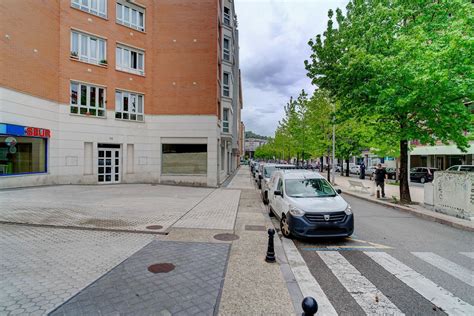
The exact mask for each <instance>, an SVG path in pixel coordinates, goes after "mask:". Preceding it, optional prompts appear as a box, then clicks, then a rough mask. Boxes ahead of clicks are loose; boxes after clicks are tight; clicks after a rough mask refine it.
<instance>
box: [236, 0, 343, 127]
mask: <svg viewBox="0 0 474 316" xmlns="http://www.w3.org/2000/svg"><path fill="white" fill-rule="evenodd" d="M347 3H348V0H235V6H236V11H237V12H236V13H237V18H238V21H239V34H240V68H241V70H242V81H243V87H242V88H243V98H244V109H243V121H244V124H245V128H246V130H247V131H253V132H254V133H257V134H260V135H267V136H273V134H274V132H275V129H276V127H277V125H278V121H279V120H280V119H281V118H282V117H283V114H284V110H283V107H284V105H285V104H286V103H287V102H288V100H289V99H290V96H294V97H296V96H297V95H298V94H299V92H300V91H301V89H305V91H307V92H309V93H312V92H313V91H314V87H313V86H311V82H310V79H309V78H308V77H307V76H306V70H305V69H304V64H303V62H304V60H305V59H309V56H310V54H311V51H310V48H309V46H308V44H307V43H308V40H309V39H310V38H314V37H315V36H316V35H317V34H321V33H323V32H324V30H325V29H326V25H327V12H328V10H329V9H336V8H337V7H340V8H344V7H345V6H346V4H347Z"/></svg>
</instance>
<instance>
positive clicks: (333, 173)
mask: <svg viewBox="0 0 474 316" xmlns="http://www.w3.org/2000/svg"><path fill="white" fill-rule="evenodd" d="M333 110H334V111H333V116H332V177H331V183H332V184H335V183H336V166H335V164H336V157H335V155H336V106H335V105H334V104H333Z"/></svg>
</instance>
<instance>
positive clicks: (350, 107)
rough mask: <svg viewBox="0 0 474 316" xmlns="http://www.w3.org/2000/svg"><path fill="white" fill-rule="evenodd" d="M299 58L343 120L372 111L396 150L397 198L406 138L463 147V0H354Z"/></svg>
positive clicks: (403, 182)
mask: <svg viewBox="0 0 474 316" xmlns="http://www.w3.org/2000/svg"><path fill="white" fill-rule="evenodd" d="M329 18H330V19H329V23H328V27H327V30H326V32H325V33H324V34H323V36H321V35H318V36H317V37H316V39H315V40H314V41H310V42H309V44H310V46H311V48H312V51H313V53H312V55H311V60H310V61H305V64H306V69H307V70H308V76H309V77H310V78H312V81H313V83H314V84H316V85H318V86H319V87H321V88H324V89H327V90H328V91H329V92H330V94H331V97H333V98H334V99H337V100H338V101H339V102H340V104H341V113H344V115H345V116H346V117H354V118H358V119H363V118H365V117H370V116H374V115H375V116H376V120H377V125H376V132H377V134H378V135H379V137H385V138H387V139H389V140H395V141H397V142H398V144H399V151H400V164H401V166H400V199H401V200H402V201H403V202H410V201H411V198H410V191H409V186H408V178H407V175H408V172H407V165H408V161H407V159H408V142H409V141H410V140H414V139H417V140H420V141H421V142H422V143H427V144H434V143H435V142H436V141H442V142H444V143H447V142H449V141H453V142H454V143H456V144H457V146H458V147H459V148H460V149H461V150H465V149H466V147H467V146H468V141H467V138H466V136H465V131H466V130H468V129H469V128H470V124H471V116H470V113H469V111H468V109H467V107H466V106H465V104H464V103H465V102H466V101H469V100H473V99H474V76H473V75H472V74H473V73H474V41H473V38H474V28H473V27H472V25H474V14H473V6H472V4H471V3H469V2H468V1H465V0H450V1H447V0H444V1H443V0H439V1H431V0H424V1H423V0H420V1H409V0H352V1H350V2H349V4H348V6H347V12H346V14H345V15H343V14H342V12H341V11H340V10H337V11H336V17H335V18H336V21H337V24H338V28H337V29H335V28H334V27H333V23H334V22H333V12H332V11H330V12H329Z"/></svg>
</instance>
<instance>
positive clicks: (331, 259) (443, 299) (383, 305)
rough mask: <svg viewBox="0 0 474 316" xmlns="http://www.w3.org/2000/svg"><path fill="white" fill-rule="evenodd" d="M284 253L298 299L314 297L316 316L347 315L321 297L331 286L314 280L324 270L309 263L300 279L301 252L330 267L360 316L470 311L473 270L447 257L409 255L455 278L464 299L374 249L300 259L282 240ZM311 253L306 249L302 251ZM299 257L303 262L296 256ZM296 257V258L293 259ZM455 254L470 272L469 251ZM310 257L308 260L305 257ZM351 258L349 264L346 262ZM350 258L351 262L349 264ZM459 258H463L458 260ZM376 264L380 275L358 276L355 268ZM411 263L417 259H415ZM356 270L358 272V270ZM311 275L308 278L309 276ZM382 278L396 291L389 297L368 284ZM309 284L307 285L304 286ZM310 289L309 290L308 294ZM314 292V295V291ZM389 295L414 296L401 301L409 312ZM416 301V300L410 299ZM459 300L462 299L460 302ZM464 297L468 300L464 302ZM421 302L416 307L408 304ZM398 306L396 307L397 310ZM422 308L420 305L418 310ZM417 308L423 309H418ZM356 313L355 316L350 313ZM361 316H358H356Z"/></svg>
mask: <svg viewBox="0 0 474 316" xmlns="http://www.w3.org/2000/svg"><path fill="white" fill-rule="evenodd" d="M282 242H283V246H284V248H285V252H286V254H287V257H288V262H289V263H290V266H291V268H292V270H293V271H294V272H295V270H296V272H297V273H294V275H295V279H296V281H297V282H298V284H299V285H300V289H301V291H302V294H303V296H314V297H315V298H316V299H317V301H318V302H320V301H321V302H323V304H322V305H321V304H320V309H319V311H318V315H335V314H345V313H347V311H346V312H344V311H343V310H341V308H340V307H339V306H338V304H341V302H340V299H339V297H338V296H337V295H335V294H334V293H326V292H331V291H326V292H325V291H324V290H323V289H326V290H327V289H328V288H330V287H331V286H333V284H324V282H327V281H324V279H325V278H323V277H319V275H320V274H321V273H323V271H325V269H322V267H320V266H319V267H318V266H316V267H314V266H312V265H311V264H310V265H308V266H309V269H308V271H307V273H306V274H305V273H304V272H303V271H304V270H303V269H302V268H301V266H302V265H303V264H304V265H305V266H306V262H304V261H303V262H301V261H298V260H304V259H303V257H307V256H305V254H306V253H305V252H312V256H314V255H315V254H316V255H317V256H318V257H319V258H320V259H321V262H322V263H323V264H324V265H325V266H326V267H327V268H329V270H330V272H331V273H332V274H333V275H334V276H335V278H336V279H337V280H338V282H339V283H340V284H341V285H342V287H343V289H344V290H345V291H347V292H348V293H349V294H350V296H351V297H352V298H353V299H354V301H355V303H356V304H357V305H358V306H360V308H361V309H362V311H363V313H365V314H367V315H405V314H407V315H414V314H428V313H429V314H432V313H437V314H447V315H474V306H473V305H471V304H473V302H474V283H473V279H474V271H473V270H471V269H469V268H466V267H465V265H466V264H464V265H459V264H457V263H455V262H453V261H452V260H450V259H451V258H449V259H448V258H444V257H442V256H440V255H438V254H436V253H434V252H411V253H410V255H411V256H413V257H414V258H417V259H419V260H421V261H422V262H423V264H425V265H427V266H429V267H433V268H434V269H437V270H439V271H440V273H443V272H444V273H446V274H447V275H448V277H450V278H453V279H455V280H456V281H458V280H459V281H461V282H462V283H461V282H458V283H459V284H460V286H461V287H464V289H466V288H467V289H468V294H467V295H466V294H465V292H463V294H462V295H458V296H456V295H455V294H453V293H452V292H451V291H449V290H448V289H446V288H445V284H436V283H435V282H434V281H432V280H430V278H429V277H427V276H424V275H422V274H421V273H419V272H417V271H416V270H419V269H416V268H412V267H409V266H408V265H407V264H405V263H403V262H402V261H400V260H398V259H397V258H395V256H394V254H391V253H389V251H387V250H385V249H378V250H369V251H365V250H361V251H352V253H354V252H357V253H358V254H357V256H351V255H347V253H348V252H350V251H343V250H340V251H338V250H333V249H332V248H330V247H328V250H327V251H326V250H301V252H300V253H299V254H296V255H295V253H294V251H295V250H296V251H298V250H297V248H296V246H295V245H294V243H293V242H292V241H285V240H282ZM306 249H310V248H306ZM300 254H303V257H302V256H301V255H300ZM298 255H300V257H299V258H298ZM459 255H460V256H461V257H462V256H464V257H465V258H466V260H467V261H468V262H469V265H468V267H470V268H472V267H474V252H462V253H461V252H460V253H459ZM308 258H309V257H308ZM350 258H351V259H350ZM354 258H362V259H363V262H359V263H357V264H355V262H351V261H353V260H355V259H354ZM348 259H350V260H348ZM461 259H462V258H461ZM365 260H369V261H372V263H371V264H375V265H377V266H378V267H380V269H379V270H380V271H382V272H383V275H381V274H382V273H378V274H377V273H376V272H374V275H373V274H372V273H370V272H369V273H368V272H367V269H363V270H364V271H363V272H364V273H361V271H362V270H361V271H359V269H360V265H364V264H365V265H368V264H369V263H370V262H365V263H364V261H365ZM415 260H416V259H415ZM358 267H359V268H358ZM308 273H311V275H308ZM384 277H385V278H386V279H387V280H390V278H392V279H393V280H395V279H396V280H398V281H399V282H398V283H397V284H394V285H393V286H394V287H397V291H398V292H397V291H392V292H390V295H389V294H387V293H385V291H386V289H384V290H382V289H379V288H377V286H376V285H374V283H375V284H377V283H376V282H373V281H372V279H374V280H375V279H376V278H379V283H378V284H380V279H381V278H384ZM308 279H309V280H310V282H311V283H312V284H311V285H309V284H308ZM302 280H305V282H306V284H304V286H301V283H300V281H302ZM312 289H313V291H312ZM314 289H316V290H317V291H314ZM393 293H400V295H405V296H410V295H411V294H410V293H417V295H411V296H412V297H409V298H405V302H406V301H410V303H411V304H413V307H411V306H407V304H401V303H399V302H400V301H402V299H400V298H398V297H396V295H394V294H393ZM415 296H416V297H415ZM462 296H463V297H462ZM466 296H467V297H466ZM416 300H418V301H423V302H421V303H419V304H417V303H416V302H413V301H416ZM397 304H398V305H400V306H397ZM422 305H423V306H422ZM421 306H422V307H421ZM355 314H357V313H355ZM359 314H360V313H359Z"/></svg>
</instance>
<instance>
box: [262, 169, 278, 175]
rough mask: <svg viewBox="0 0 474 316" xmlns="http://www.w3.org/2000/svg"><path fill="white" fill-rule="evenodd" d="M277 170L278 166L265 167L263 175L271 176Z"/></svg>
mask: <svg viewBox="0 0 474 316" xmlns="http://www.w3.org/2000/svg"><path fill="white" fill-rule="evenodd" d="M275 170H277V167H265V169H264V170H263V176H264V177H265V178H270V177H271V176H272V173H273V172H274V171H275Z"/></svg>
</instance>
